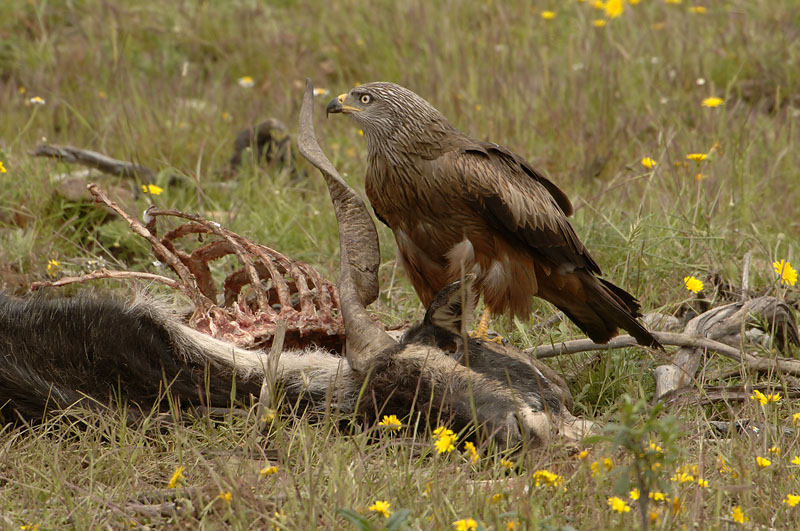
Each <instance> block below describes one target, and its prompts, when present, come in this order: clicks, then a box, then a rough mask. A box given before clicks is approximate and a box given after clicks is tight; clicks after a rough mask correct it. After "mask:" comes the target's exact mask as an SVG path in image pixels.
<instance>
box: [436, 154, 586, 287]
mask: <svg viewBox="0 0 800 531" xmlns="http://www.w3.org/2000/svg"><path fill="white" fill-rule="evenodd" d="M433 164H434V166H435V168H434V173H435V174H438V178H441V179H444V182H452V183H453V187H452V188H451V189H450V190H451V193H454V194H457V195H458V196H460V199H461V200H462V201H463V202H464V203H465V204H466V205H467V206H468V207H469V208H470V209H471V210H472V211H474V212H475V214H476V215H478V216H480V217H482V218H483V219H484V220H485V222H486V223H487V224H488V225H489V227H491V228H492V229H493V230H495V231H497V232H499V233H501V234H502V235H503V238H504V239H505V240H506V241H508V242H509V244H512V245H515V244H516V245H520V244H521V245H523V246H527V247H528V248H529V249H530V250H531V251H533V252H534V253H535V254H536V255H538V256H540V257H543V258H546V259H548V260H550V261H551V262H552V263H553V264H554V265H562V264H563V265H567V264H570V265H572V266H574V267H576V268H582V269H587V270H589V271H591V272H593V273H596V274H600V268H599V267H598V265H597V263H595V261H594V260H593V259H592V257H591V256H590V255H589V252H588V251H587V250H586V247H585V246H584V245H583V242H581V240H580V238H578V235H577V234H576V233H575V230H574V229H573V228H572V225H570V223H569V220H568V219H567V215H569V214H571V213H572V204H571V203H570V201H569V199H568V198H567V196H566V195H565V194H564V192H562V191H561V190H560V189H559V188H558V187H557V186H556V185H555V184H553V183H552V182H551V181H549V180H548V179H547V178H545V177H544V176H543V175H542V174H541V173H539V172H537V171H536V170H534V169H533V168H532V167H531V166H530V165H529V164H528V163H527V162H526V161H525V160H524V159H522V158H521V157H519V156H517V155H515V154H514V153H511V152H510V151H508V150H506V149H505V148H502V147H500V146H497V145H496V144H490V143H486V142H474V143H473V144H470V145H469V146H468V147H466V148H464V149H460V150H456V151H451V152H449V153H448V154H446V155H445V156H443V157H441V158H439V159H437V160H436V161H433Z"/></svg>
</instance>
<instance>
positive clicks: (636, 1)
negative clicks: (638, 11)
mask: <svg viewBox="0 0 800 531" xmlns="http://www.w3.org/2000/svg"><path fill="white" fill-rule="evenodd" d="M628 3H629V4H630V5H632V6H636V5H639V0H628Z"/></svg>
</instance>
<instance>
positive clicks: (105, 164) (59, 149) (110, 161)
mask: <svg viewBox="0 0 800 531" xmlns="http://www.w3.org/2000/svg"><path fill="white" fill-rule="evenodd" d="M31 154H32V155H33V156H34V157H49V158H54V159H58V160H60V161H61V162H69V163H73V164H81V165H83V166H88V167H90V168H95V169H96V170H100V171H101V172H103V173H107V174H109V175H115V176H117V177H126V178H129V179H135V178H136V177H138V178H139V179H141V180H142V181H144V182H151V181H153V180H154V179H155V176H156V172H154V171H153V170H151V169H150V168H148V167H146V166H142V165H141V164H135V163H133V162H125V161H123V160H118V159H114V158H111V157H109V156H107V155H103V154H102V153H97V152H96V151H90V150H88V149H81V148H76V147H73V146H58V145H55V144H39V145H38V146H36V148H35V149H34V150H33V152H32V153H31Z"/></svg>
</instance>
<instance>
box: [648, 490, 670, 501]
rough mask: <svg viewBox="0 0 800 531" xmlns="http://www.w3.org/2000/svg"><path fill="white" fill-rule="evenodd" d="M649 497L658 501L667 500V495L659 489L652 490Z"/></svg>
mask: <svg viewBox="0 0 800 531" xmlns="http://www.w3.org/2000/svg"><path fill="white" fill-rule="evenodd" d="M647 497H648V498H650V499H651V500H653V501H657V502H658V501H662V502H663V501H667V497H666V496H665V495H664V493H663V492H659V491H654V492H651V493H649V494H648V495H647Z"/></svg>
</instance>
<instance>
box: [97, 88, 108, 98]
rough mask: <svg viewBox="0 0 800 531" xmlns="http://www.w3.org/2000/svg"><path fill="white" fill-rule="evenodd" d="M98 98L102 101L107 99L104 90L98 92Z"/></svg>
mask: <svg viewBox="0 0 800 531" xmlns="http://www.w3.org/2000/svg"><path fill="white" fill-rule="evenodd" d="M97 97H98V98H100V99H101V100H104V99H106V92H105V91H104V90H98V91H97Z"/></svg>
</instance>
